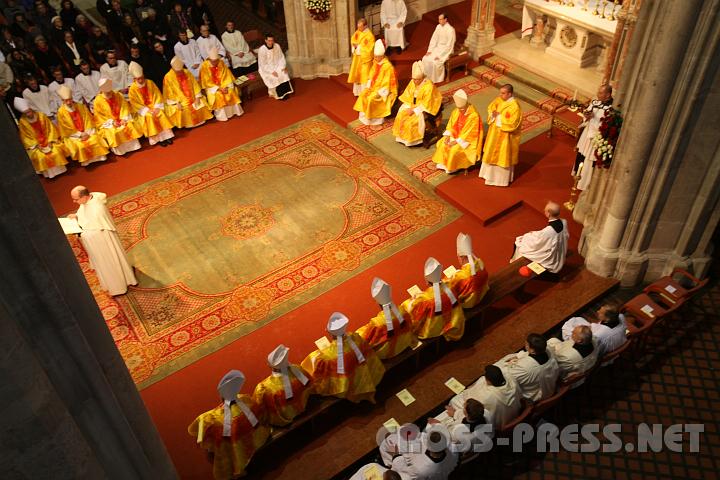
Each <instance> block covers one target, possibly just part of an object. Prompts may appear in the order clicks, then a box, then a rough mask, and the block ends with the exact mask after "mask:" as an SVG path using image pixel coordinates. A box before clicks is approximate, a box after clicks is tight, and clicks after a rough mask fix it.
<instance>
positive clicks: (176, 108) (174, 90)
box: [163, 56, 213, 128]
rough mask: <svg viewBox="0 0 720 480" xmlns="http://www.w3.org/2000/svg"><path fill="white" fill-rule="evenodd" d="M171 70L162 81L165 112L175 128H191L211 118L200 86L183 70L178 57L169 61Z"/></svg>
mask: <svg viewBox="0 0 720 480" xmlns="http://www.w3.org/2000/svg"><path fill="white" fill-rule="evenodd" d="M170 66H171V69H170V71H169V72H168V73H166V74H165V78H164V79H163V95H164V96H165V112H166V113H167V115H168V118H169V119H170V121H171V122H172V124H173V125H174V126H175V127H176V128H193V127H197V126H199V125H202V124H203V123H205V122H206V121H207V120H210V119H211V118H213V116H212V113H210V110H209V109H208V105H207V100H205V95H203V93H202V89H201V88H200V84H199V83H198V81H197V80H195V77H193V75H192V73H190V71H189V70H188V69H187V68H185V64H184V63H183V61H182V59H181V58H180V57H177V56H176V57H173V58H172V60H170Z"/></svg>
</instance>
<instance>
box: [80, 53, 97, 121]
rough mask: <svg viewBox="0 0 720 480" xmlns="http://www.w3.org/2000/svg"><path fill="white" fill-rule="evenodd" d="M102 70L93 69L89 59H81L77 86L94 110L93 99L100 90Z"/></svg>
mask: <svg viewBox="0 0 720 480" xmlns="http://www.w3.org/2000/svg"><path fill="white" fill-rule="evenodd" d="M99 83H100V72H98V71H97V70H92V69H91V68H90V64H89V63H88V61H87V60H85V59H83V60H80V73H78V74H77V76H76V77H75V88H76V89H77V91H78V94H79V95H80V96H81V97H82V99H83V100H84V101H85V103H86V104H87V106H88V108H90V111H91V112H92V109H93V100H95V97H96V96H97V94H98V92H99V91H100V90H99V89H98V88H99V87H98V84H99Z"/></svg>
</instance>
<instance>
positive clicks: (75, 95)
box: [48, 78, 82, 112]
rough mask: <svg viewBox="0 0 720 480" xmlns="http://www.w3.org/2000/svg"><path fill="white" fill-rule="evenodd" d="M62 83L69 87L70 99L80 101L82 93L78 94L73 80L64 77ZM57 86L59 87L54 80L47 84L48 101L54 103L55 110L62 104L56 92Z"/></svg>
mask: <svg viewBox="0 0 720 480" xmlns="http://www.w3.org/2000/svg"><path fill="white" fill-rule="evenodd" d="M62 84H63V85H65V86H66V87H68V88H69V89H70V91H71V92H72V99H73V100H74V101H76V102H80V101H82V95H80V92H79V91H78V90H77V88H75V80H73V79H72V78H65V79H64V81H63V83H62ZM58 88H60V84H59V83H58V82H57V81H55V80H53V81H52V82H50V85H48V90H49V91H50V101H51V102H54V103H55V106H54V109H55V111H56V112H57V110H58V108H60V105H62V98H60V96H59V95H58V94H57V91H58Z"/></svg>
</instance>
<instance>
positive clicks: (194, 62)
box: [173, 30, 203, 79]
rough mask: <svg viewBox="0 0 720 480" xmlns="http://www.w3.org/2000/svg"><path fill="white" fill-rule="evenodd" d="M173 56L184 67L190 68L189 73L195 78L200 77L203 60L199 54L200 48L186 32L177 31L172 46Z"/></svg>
mask: <svg viewBox="0 0 720 480" xmlns="http://www.w3.org/2000/svg"><path fill="white" fill-rule="evenodd" d="M173 50H174V51H175V56H176V57H180V59H181V60H182V61H183V63H184V64H185V68H187V69H188V70H190V73H192V74H193V76H194V77H195V78H196V79H197V78H200V65H201V64H202V62H203V58H202V56H201V55H200V48H198V45H197V42H196V41H195V40H194V39H192V38H188V36H187V32H183V31H182V30H181V31H179V32H178V42H177V43H176V44H175V47H174V48H173Z"/></svg>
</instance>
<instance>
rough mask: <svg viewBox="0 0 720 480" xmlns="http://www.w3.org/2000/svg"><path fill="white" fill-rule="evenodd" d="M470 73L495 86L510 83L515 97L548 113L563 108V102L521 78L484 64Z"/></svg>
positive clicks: (498, 86)
mask: <svg viewBox="0 0 720 480" xmlns="http://www.w3.org/2000/svg"><path fill="white" fill-rule="evenodd" d="M471 72H472V74H473V75H474V76H476V77H477V78H479V79H481V80H483V81H484V82H487V83H489V84H491V85H493V86H495V87H497V88H500V87H501V86H503V85H504V84H506V83H511V84H512V86H513V90H514V94H515V96H516V97H517V98H519V99H521V100H524V101H526V102H528V103H530V104H531V105H535V106H536V107H537V108H539V109H541V110H543V111H546V112H548V113H550V114H553V113H555V112H556V111H558V110H560V109H563V108H565V104H564V103H563V102H562V101H561V100H558V99H557V98H553V97H551V96H549V95H547V94H546V93H544V92H541V91H539V90H536V89H535V88H533V87H531V86H530V85H528V84H526V83H524V82H523V81H522V79H517V78H513V77H510V76H508V75H504V74H502V73H500V72H498V71H497V70H494V69H492V68H490V67H488V66H486V65H480V66H478V67H475V68H473V69H472V71H471Z"/></svg>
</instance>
